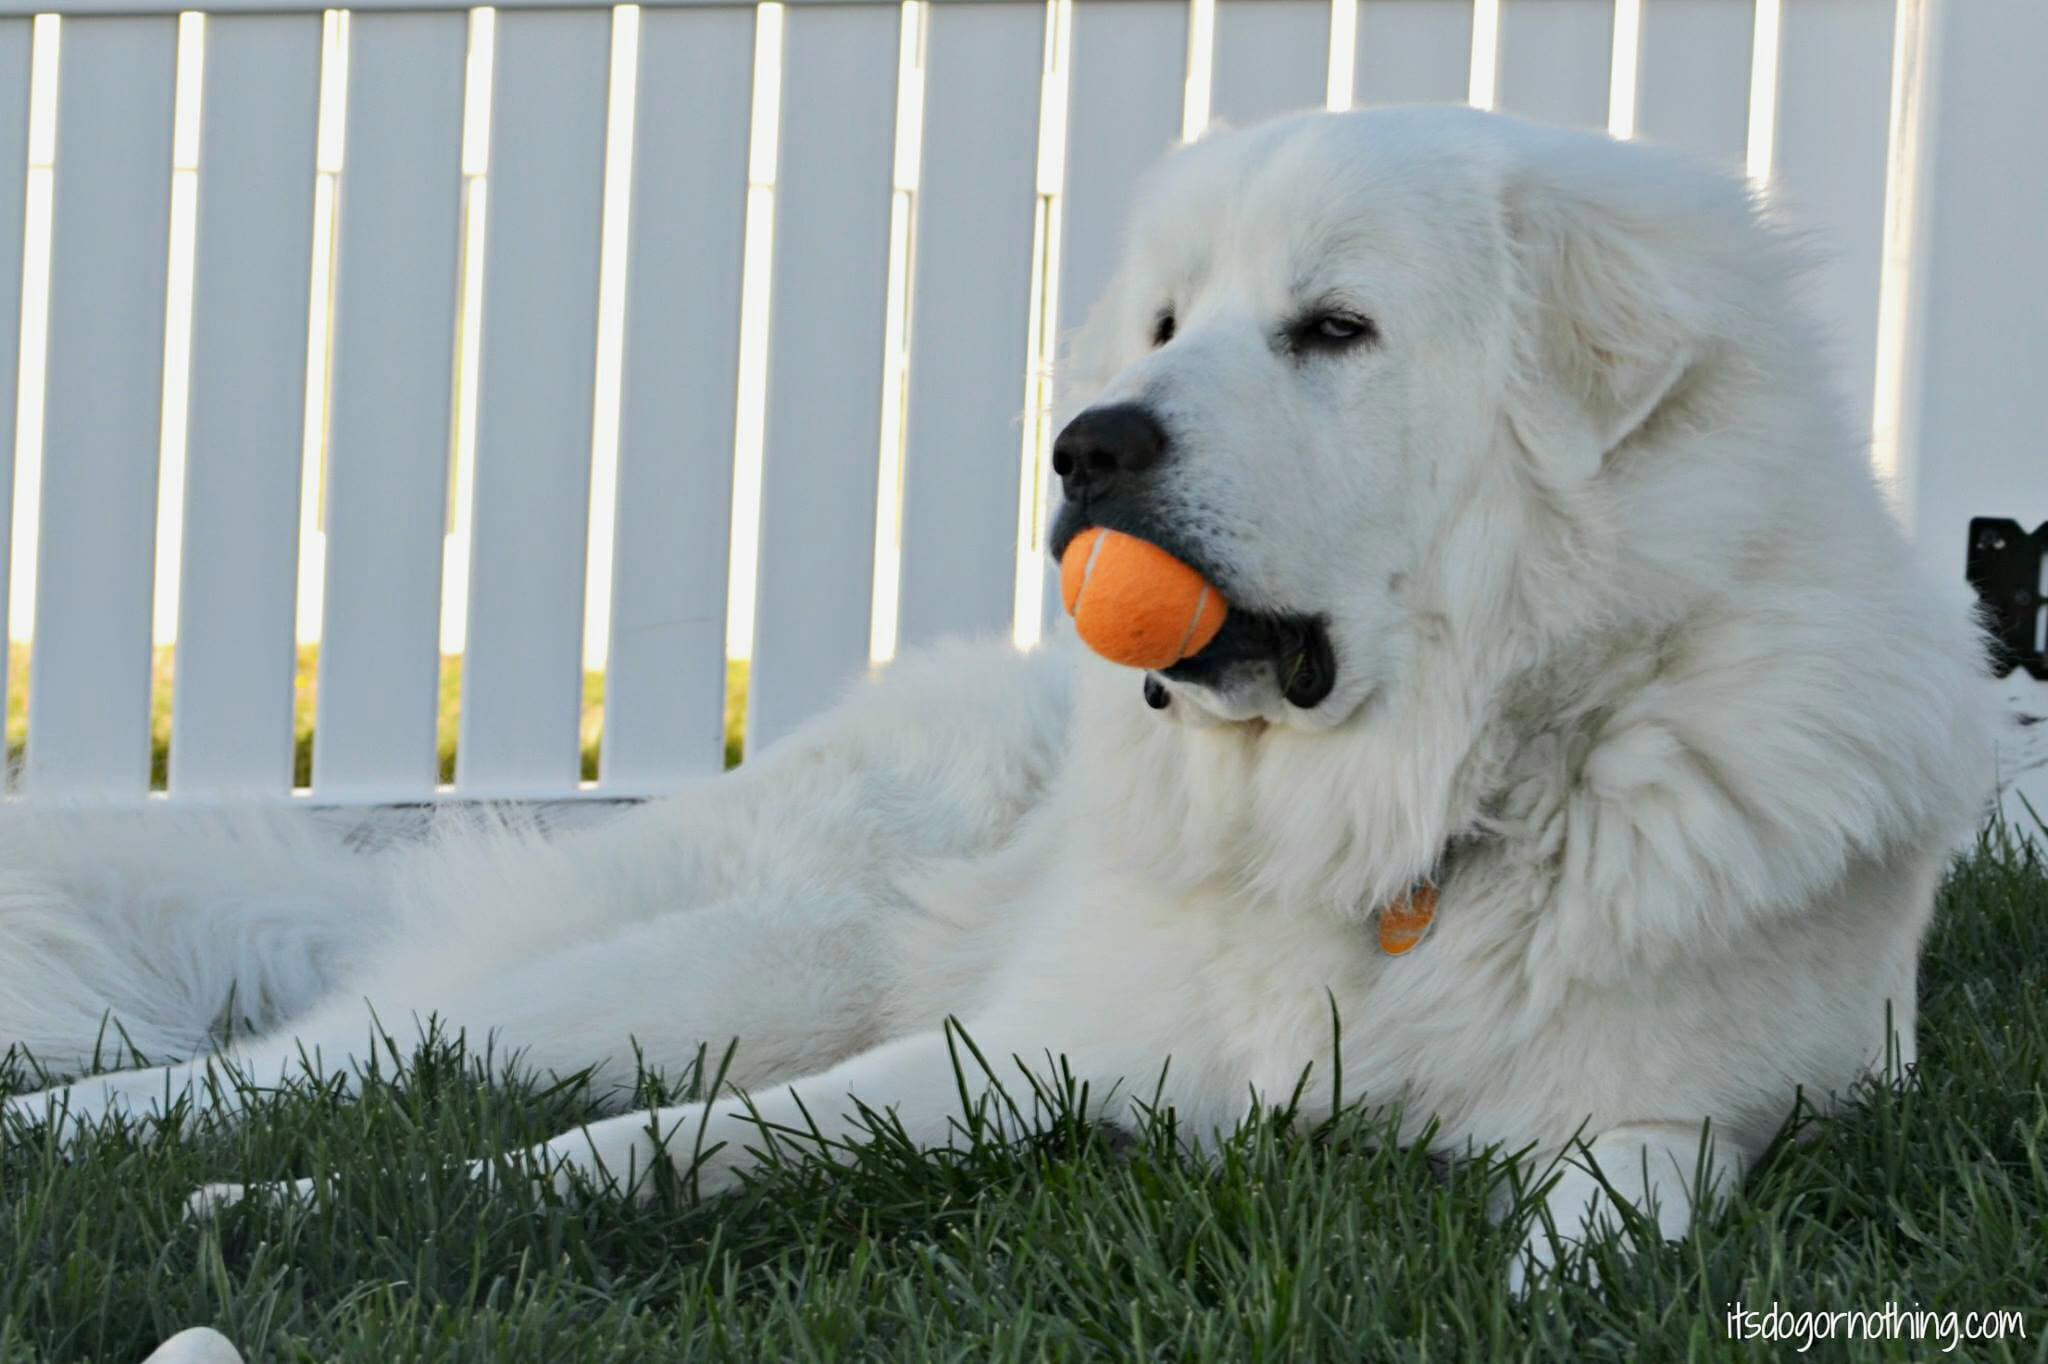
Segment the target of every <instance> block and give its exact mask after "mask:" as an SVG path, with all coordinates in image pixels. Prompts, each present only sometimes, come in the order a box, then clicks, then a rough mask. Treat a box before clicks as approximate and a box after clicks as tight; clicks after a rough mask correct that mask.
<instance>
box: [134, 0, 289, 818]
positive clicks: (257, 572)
mask: <svg viewBox="0 0 2048 1364" xmlns="http://www.w3.org/2000/svg"><path fill="white" fill-rule="evenodd" d="M205 72H206V89H205V95H204V97H203V99H202V101H201V105H200V108H201V110H202V124H201V131H200V149H199V157H200V163H201V164H202V165H203V166H205V167H207V169H208V172H209V173H208V174H207V177H206V192H205V194H204V195H202V196H201V198H200V200H199V236H198V247H197V252H196V260H195V263H194V269H193V298H192V361H191V398H190V403H191V406H190V408H189V415H188V417H187V423H188V425H187V427H186V448H185V506H184V518H185V521H184V535H183V542H182V543H183V559H182V564H181V570H182V577H181V581H180V585H179V590H178V603H179V608H180V609H179V615H178V672H177V682H178V685H177V687H176V688H175V690H174V691H173V693H172V697H173V702H174V710H173V716H172V726H171V754H172V757H171V789H172V790H173V791H175V792H177V793H179V794H181V795H182V794H186V793H188V792H194V793H228V794H235V795H283V794H284V793H285V792H287V791H289V790H290V789H291V783H292V678H293V670H294V660H295V657H296V650H295V646H294V638H293V611H294V608H295V606H296V605H297V595H298V593H297V585H298V576H297V575H298V548H299V534H298V532H299V466H300V460H299V451H300V443H301V441H302V440H303V438H304V431H305V392H306V327H307V305H308V299H309V293H308V290H309V285H308V280H307V272H308V267H309V264H310V262H309V260H308V257H307V243H308V242H309V241H311V239H312V233H313V178H314V177H313V147H314V134H315V127H314V114H315V109H314V107H313V106H312V105H311V104H310V103H309V102H308V101H306V100H305V99H304V98H302V94H303V92H304V91H306V90H309V89H315V88H317V87H318V85H319V79H320V16H319V15H317V14H246V15H231V16H223V17H222V18H220V19H217V20H215V21H214V22H213V23H212V24H211V25H210V26H209V27H208V30H207V53H206V64H205Z"/></svg>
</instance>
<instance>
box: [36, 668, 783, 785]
mask: <svg viewBox="0 0 2048 1364" xmlns="http://www.w3.org/2000/svg"><path fill="white" fill-rule="evenodd" d="M176 653H177V651H176V650H175V649H170V648H161V649H157V650H155V651H154V652H153V654H152V656H151V659H150V695H149V745H150V754H149V773H150V776H149V785H150V789H151V790H153V791H161V790H164V789H165V788H166V787H167V786H168V785H169V781H170V770H171V769H170V761H171V700H172V696H173V693H174V689H175V686H176V682H177V677H176V671H175V668H176V663H177V657H176ZM28 661H29V648H28V646H27V645H25V644H16V645H14V646H12V647H11V648H9V649H8V651H7V716H6V741H7V760H8V769H7V770H12V769H13V767H14V765H15V764H18V763H19V762H20V761H21V756H22V753H23V751H24V748H25V747H26V745H27V743H28V709H29V704H28V701H29V686H28V678H29V670H28ZM319 663H320V650H319V647H318V646H317V645H312V644H302V645H300V646H299V654H298V675H297V677H296V679H295V680H294V683H293V689H292V737H293V754H292V785H294V786H310V785H311V784H312V781H313V699H314V696H315V694H316V692H317V688H318V682H319ZM439 703H440V710H439V714H438V715H437V716H436V722H435V742H436V747H437V748H438V751H439V756H440V765H441V780H442V781H443V782H452V781H454V780H455V737H456V730H457V725H458V722H459V719H460V715H461V709H462V658H461V656H460V655H459V654H458V655H448V656H444V657H443V658H442V659H441V678H440V691H439ZM746 713H747V665H746V664H745V663H744V662H737V661H736V662H730V663H728V664H726V672H725V765H726V766H727V767H733V766H736V765H737V764H738V763H739V760H740V752H741V747H742V742H743V738H744V735H745V733H746ZM578 738H579V743H580V746H581V749H582V768H583V780H585V781H595V780H596V779H597V775H598V755H599V751H600V748H601V746H602V743H603V739H604V674H603V673H602V672H586V673H585V674H583V713H582V716H581V717H580V720H579V723H578Z"/></svg>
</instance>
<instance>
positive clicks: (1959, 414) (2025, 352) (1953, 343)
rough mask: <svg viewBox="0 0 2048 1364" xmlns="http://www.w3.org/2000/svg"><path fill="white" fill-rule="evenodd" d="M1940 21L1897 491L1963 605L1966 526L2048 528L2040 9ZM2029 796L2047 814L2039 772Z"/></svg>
mask: <svg viewBox="0 0 2048 1364" xmlns="http://www.w3.org/2000/svg"><path fill="white" fill-rule="evenodd" d="M1938 22H1939V24H1940V30H1939V32H1938V33H1937V35H1936V36H1935V39H1934V41H1933V42H1932V44H1931V47H1932V58H1931V60H1932V63H1933V68H1932V70H1931V71H1930V72H1928V73H1927V75H1928V77H1929V81H1928V87H1927V89H1928V93H1929V96H1930V98H1931V100H1932V101H1933V103H1932V104H1931V105H1930V106H1929V110H1928V112H1927V113H1926V114H1924V115H1923V117H1926V118H1928V119H1929V122H1930V126H1929V128H1928V130H1927V133H1926V136H1925V139H1924V141H1923V142H1922V144H1921V145H1922V149H1923V150H1922V158H1923V159H1922V162H1921V166H1920V172H1919V176H1918V181H1917V184H1916V186H1915V197H1916V198H1917V199H1918V200H1919V201H1920V211H1919V214H1918V215H1917V222H1918V234H1919V235H1918V240H1916V242H1915V243H1914V246H1915V248H1916V249H1915V252H1914V257H1913V260H1914V264H1915V265H1916V266H1917V267H1918V272H1919V278H1918V280H1917V285H1916V287H1915V288H1914V290H1913V291H1912V294H1911V297H1912V299H1913V313H1914V314H1915V316H1914V317H1913V325H1912V327H1911V329H1910V330H1909V331H1908V337H1909V341H1908V349H1907V356H1906V373H1905V380H1906V383H1905V395H1904V396H1905V404H1906V419H1905V422H1904V428H1903V430H1902V431H1901V444H1902V448H1901V450H1900V480H1899V482H1900V490H1901V492H1902V493H1903V497H1902V501H1903V503H1904V505H1905V508H1906V511H1907V517H1908V524H1909V526H1910V527H1911V529H1912V531H1913V534H1914V537H1915V540H1916V542H1917V546H1918V551H1919V555H1920V558H1921V560H1922V561H1923V562H1924V563H1925V564H1926V565H1927V569H1928V571H1929V572H1930V573H1932V574H1934V575H1935V576H1936V579H1937V581H1940V582H1942V583H1944V584H1945V585H1947V586H1948V587H1949V588H1950V590H1951V591H1953V592H1954V593H1955V596H1956V600H1957V602H1958V604H1960V603H1962V602H1964V601H1967V600H1968V599H1969V595H1970V594H1969V591H1968V589H1967V587H1966V586H1965V585H1964V581H1963V575H1962V565H1963V545H1964V536H1965V534H1966V533H1967V532H1968V529H1969V523H1970V518H1971V517H1973V516H2005V517H2011V518H2012V519H2014V520H2016V521H2018V522H2020V524H2021V525H2023V526H2025V527H2026V528H2027V529H2028V530H2032V529H2033V528H2034V527H2035V526H2037V525H2039V524H2041V523H2042V522H2043V521H2048V444H2044V441H2043V438H2042V434H2041V416H2040V391H2041V382H2042V377H2043V376H2044V375H2048V331H2044V330H2043V328H2042V326H2041V319H2042V318H2043V317H2048V254H2044V253H2043V252H2042V250H2041V243H2042V242H2043V241H2048V176H2044V175H2042V174H2041V173H2040V167H2041V164H2042V153H2041V130H2042V129H2043V128H2048V82H2044V81H2042V80H2041V79H2039V76H2040V69H2039V62H2040V54H2041V53H2042V52H2048V7H2038V6H2033V5H2024V6H2022V5H2004V6H1999V5H1950V6H1948V7H1947V8H1946V10H1945V12H1943V13H1941V14H1940V15H1939V16H1938ZM2019 167H2032V168H2033V169H2032V171H2031V172H2029V173H2020V172H2019V171H2018V169H2017V168H2019ZM2036 685H2037V686H2039V687H2040V695H2041V697H2042V703H2041V706H2037V707H2036V709H2040V708H2042V706H2048V685H2043V684H2036ZM2038 789H2039V792H2040V796H2041V797H2043V799H2040V801H2039V807H2040V809H2041V810H2042V811H2043V813H2044V814H2048V773H2042V774H2041V785H2040V787H2039V788H2038ZM2015 813H2017V812H2015Z"/></svg>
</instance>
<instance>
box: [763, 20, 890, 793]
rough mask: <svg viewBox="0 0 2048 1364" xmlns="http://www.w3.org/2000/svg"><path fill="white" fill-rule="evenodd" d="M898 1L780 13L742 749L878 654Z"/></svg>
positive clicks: (782, 729) (816, 702)
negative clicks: (775, 164)
mask: <svg viewBox="0 0 2048 1364" xmlns="http://www.w3.org/2000/svg"><path fill="white" fill-rule="evenodd" d="M898 15H899V11H898V9H897V7H896V6H894V5H865V4H847V5H829V6H828V5H820V6H808V5H792V6H790V7H789V8H788V9H787V10H785V11H784V19H783V35H784V37H783V63H782V94H783V108H782V124H781V136H782V145H781V151H780V156H779V170H778V173H777V182H778V183H777V188H776V192H775V263H774V278H773V281H772V283H771V284H770V286H769V337H768V411H767V422H766V430H765V434H764V438H763V440H764V447H765V448H764V450H763V454H762V471H761V542H760V543H761V565H760V577H759V588H758V595H757V603H758V604H757V607H756V612H755V620H756V622H757V624H756V627H755V632H754V633H755V640H754V651H753V667H752V674H751V677H750V678H749V681H748V684H747V686H748V699H747V749H748V751H749V752H759V751H760V748H761V746H762V745H764V744H767V743H770V742H773V741H774V740H775V739H776V738H778V737H779V736H781V735H783V734H786V733H788V732H789V730H790V729H791V728H792V727H794V726H795V725H796V724H798V723H799V722H801V721H802V720H803V719H804V718H805V717H807V716H809V715H811V714H812V713H813V712H815V711H817V710H819V709H821V708H823V707H824V706H825V704H826V703H828V702H829V701H830V700H831V699H832V698H833V697H834V696H835V695H837V694H838V693H839V691H840V690H841V689H842V688H843V687H845V686H846V684H847V683H848V682H850V681H851V680H853V679H854V678H856V677H858V676H859V675H860V674H861V673H862V672H863V670H864V669H865V668H866V667H867V663H868V629H869V615H870V608H871V605H872V600H873V591H874V538H875V495H876V473H877V461H878V455H879V449H880V445H879V442H880V439H881V421H882V412H881V402H882V343H883V320H884V314H885V309H886V298H885V296H886V294H887V292H888V251H889V201H890V194H891V190H890V167H891V155H892V153H893V151H894V148H895V140H896V137H895V134H896V58H897V37H898Z"/></svg>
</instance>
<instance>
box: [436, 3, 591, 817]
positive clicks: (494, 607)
mask: <svg viewBox="0 0 2048 1364" xmlns="http://www.w3.org/2000/svg"><path fill="white" fill-rule="evenodd" d="M610 57H611V16H610V15H609V14H607V13H604V12H603V11H598V12H596V13H592V12H588V11H585V12H581V13H574V12H562V13H539V12H535V13H528V12H524V11H521V12H516V13H506V14H503V15H500V16H499V18H498V36H497V73H496V76H495V77H494V80H493V83H492V86H491V166H490V180H489V189H488V191H487V193H488V196H489V200H490V209H489V212H488V213H487V215H486V217H485V222H486V224H487V226H486V227H485V235H484V303H483V345H482V352H481V359H480V361H479V367H480V374H479V379H478V382H479V384H480V385H481V387H480V391H479V394H478V399H477V441H476V495H475V496H476V500H475V503H474V510H473V514H472V519H471V522H470V525H471V539H470V570H469V633H468V641H469V642H468V646H467V649H466V651H465V654H464V657H463V663H462V722H461V738H460V741H459V742H458V744H457V747H456V758H455V775H456V782H457V785H458V786H459V787H460V789H461V790H462V791H464V792H465V793H494V792H503V793H518V792H521V791H532V790H534V789H536V788H548V789H555V788H559V787H562V786H565V785H573V784H574V782H575V781H576V778H577V772H578V756H577V755H578V738H577V716H578V713H579V711H580V710H581V706H582V698H583V662H582V659H583V654H582V647H583V645H582V641H583V577H584V556H585V552H586V536H587V531H588V527H589V523H590V425H591V404H592V400H593V397H594V394H595V386H596V364H597V257H598V229H599V226H600V222H601V218H602V211H603V206H604V145H605V104H606V98H607V81H608V78H609V74H610Z"/></svg>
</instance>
